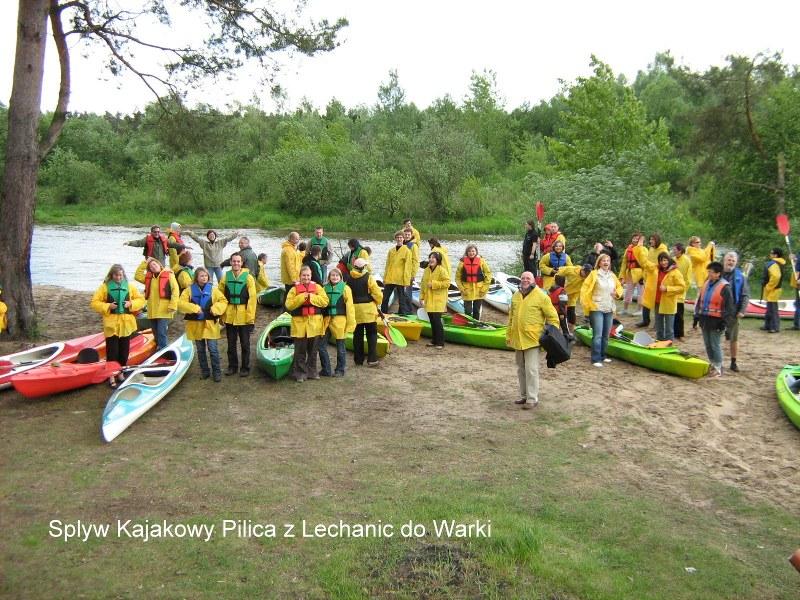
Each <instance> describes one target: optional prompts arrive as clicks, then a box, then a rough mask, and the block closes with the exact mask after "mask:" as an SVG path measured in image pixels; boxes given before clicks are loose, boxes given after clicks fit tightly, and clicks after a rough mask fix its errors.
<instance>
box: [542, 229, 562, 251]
mask: <svg viewBox="0 0 800 600" xmlns="http://www.w3.org/2000/svg"><path fill="white" fill-rule="evenodd" d="M560 235H561V232H560V231H556V232H554V233H546V234H544V237H543V238H542V242H541V246H542V255H544V254H547V253H548V252H550V250H551V249H552V247H553V244H554V243H555V242H556V240H557V239H558V236H560Z"/></svg>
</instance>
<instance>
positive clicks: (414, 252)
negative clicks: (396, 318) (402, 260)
mask: <svg viewBox="0 0 800 600" xmlns="http://www.w3.org/2000/svg"><path fill="white" fill-rule="evenodd" d="M403 243H404V244H405V245H406V246H407V247H408V249H409V250H411V263H412V267H411V282H410V283H409V285H408V287H406V307H405V312H404V311H403V310H402V309H401V310H400V314H401V315H405V316H407V315H411V314H413V312H414V306H413V303H412V302H411V296H412V293H413V291H414V282H415V281H416V279H417V273H418V272H419V242H417V241H415V240H414V229H413V228H411V227H407V228H406V229H403Z"/></svg>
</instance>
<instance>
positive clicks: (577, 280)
mask: <svg viewBox="0 0 800 600" xmlns="http://www.w3.org/2000/svg"><path fill="white" fill-rule="evenodd" d="M593 269H594V266H593V265H591V264H589V263H586V264H584V265H581V266H578V265H574V266H572V267H562V268H561V269H559V270H558V273H559V275H563V276H564V291H565V292H567V323H569V324H570V325H572V326H573V327H574V326H575V325H576V324H577V322H578V315H577V312H576V311H577V306H578V300H580V298H581V287H582V286H583V282H584V281H585V280H586V278H587V277H588V276H589V273H591V272H592V270H593ZM584 313H585V315H586V316H587V318H588V316H589V313H588V311H586V310H584Z"/></svg>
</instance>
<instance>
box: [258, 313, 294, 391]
mask: <svg viewBox="0 0 800 600" xmlns="http://www.w3.org/2000/svg"><path fill="white" fill-rule="evenodd" d="M291 327H292V317H291V315H290V314H289V313H286V312H285V313H282V314H280V315H279V316H278V317H277V318H276V319H274V320H273V321H272V322H270V323H269V325H267V327H266V328H265V329H264V331H263V332H262V333H261V335H260V336H259V338H258V346H257V347H256V362H257V363H258V366H259V367H260V368H261V370H262V371H264V372H265V373H266V374H267V375H268V376H269V377H271V378H272V379H275V380H276V381H277V380H279V379H282V378H284V377H286V376H287V375H288V374H289V372H290V371H291V370H292V361H293V360H294V340H293V339H292V336H291V334H290V332H291Z"/></svg>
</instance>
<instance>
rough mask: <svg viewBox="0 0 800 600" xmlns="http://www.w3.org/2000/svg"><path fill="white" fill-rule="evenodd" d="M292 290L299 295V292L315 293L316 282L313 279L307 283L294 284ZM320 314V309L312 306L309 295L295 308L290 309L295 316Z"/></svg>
mask: <svg viewBox="0 0 800 600" xmlns="http://www.w3.org/2000/svg"><path fill="white" fill-rule="evenodd" d="M294 291H295V292H296V293H297V295H298V296H299V295H300V294H316V293H317V284H316V283H314V282H313V281H312V282H311V283H309V284H308V285H304V284H302V283H298V284H295V286H294ZM320 314H322V309H321V308H320V307H319V306H314V305H313V304H311V297H310V296H309V297H307V298H306V300H305V301H304V302H303V304H301V305H300V306H298V307H297V308H295V309H294V310H293V311H292V315H293V316H295V317H310V316H311V315H320Z"/></svg>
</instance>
